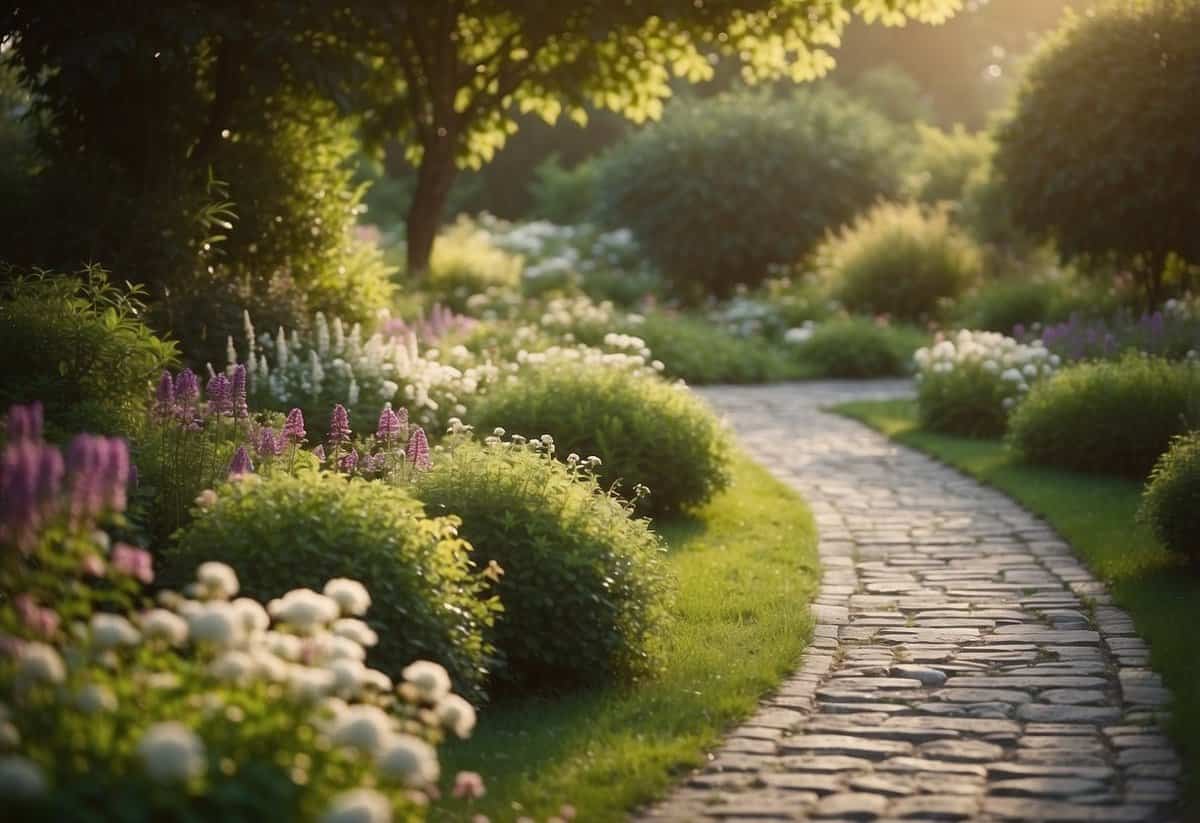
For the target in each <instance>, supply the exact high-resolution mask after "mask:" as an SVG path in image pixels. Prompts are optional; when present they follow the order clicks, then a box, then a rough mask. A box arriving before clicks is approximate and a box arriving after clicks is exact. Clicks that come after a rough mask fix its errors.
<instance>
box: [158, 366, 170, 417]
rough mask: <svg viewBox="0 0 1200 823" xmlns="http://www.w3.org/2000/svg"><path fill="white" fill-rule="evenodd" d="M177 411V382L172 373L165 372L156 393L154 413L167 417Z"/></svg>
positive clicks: (160, 378) (159, 380)
mask: <svg viewBox="0 0 1200 823" xmlns="http://www.w3.org/2000/svg"><path fill="white" fill-rule="evenodd" d="M174 411H175V381H174V379H173V378H172V377H171V373H170V372H169V371H167V370H166V369H164V370H163V373H162V376H161V377H159V378H158V388H157V389H156V390H155V392H154V413H155V414H156V415H158V416H159V417H167V416H169V415H170V414H171V413H172V412H174Z"/></svg>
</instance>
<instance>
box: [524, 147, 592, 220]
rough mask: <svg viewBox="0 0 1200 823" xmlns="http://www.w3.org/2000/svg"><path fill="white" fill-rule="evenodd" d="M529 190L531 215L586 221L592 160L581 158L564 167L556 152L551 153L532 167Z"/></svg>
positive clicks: (590, 189) (589, 208)
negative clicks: (575, 163) (531, 199)
mask: <svg viewBox="0 0 1200 823" xmlns="http://www.w3.org/2000/svg"><path fill="white" fill-rule="evenodd" d="M533 177H534V179H533V181H532V182H531V183H530V184H529V193H530V195H531V196H532V197H533V208H532V209H531V210H530V213H531V214H532V216H533V217H534V218H536V219H538V220H549V221H550V222H551V223H559V224H562V225H568V224H570V225H574V224H579V223H586V222H587V221H588V220H589V219H591V216H592V208H593V204H594V202H595V197H596V163H595V161H590V160H585V161H584V162H582V163H578V164H577V165H575V166H574V167H573V168H564V167H563V165H562V164H561V163H560V162H559V159H558V155H557V154H551V155H550V156H549V157H547V158H546V159H545V160H543V161H542V162H541V163H539V164H538V165H537V167H536V168H535V169H534V170H533Z"/></svg>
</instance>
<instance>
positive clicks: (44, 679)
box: [16, 643, 67, 686]
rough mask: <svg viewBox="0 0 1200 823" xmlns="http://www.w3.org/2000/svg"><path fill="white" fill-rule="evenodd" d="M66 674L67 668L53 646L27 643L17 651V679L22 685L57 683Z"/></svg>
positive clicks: (60, 681)
mask: <svg viewBox="0 0 1200 823" xmlns="http://www.w3.org/2000/svg"><path fill="white" fill-rule="evenodd" d="M66 676H67V668H66V666H64V665H63V659H62V657H60V656H59V654H58V652H57V651H56V650H55V649H54V647H53V646H48V645H47V644H45V643H26V644H25V645H24V646H22V647H21V651H20V652H18V653H17V670H16V679H17V683H18V684H20V685H26V686H27V685H37V684H40V683H51V684H57V683H62V682H63V680H65V679H66Z"/></svg>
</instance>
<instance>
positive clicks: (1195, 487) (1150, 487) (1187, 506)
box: [1139, 431, 1200, 563]
mask: <svg viewBox="0 0 1200 823" xmlns="http://www.w3.org/2000/svg"><path fill="white" fill-rule="evenodd" d="M1139 517H1140V518H1141V519H1142V520H1143V521H1144V522H1145V523H1147V524H1148V525H1149V526H1150V529H1151V530H1152V531H1153V532H1154V536H1155V537H1157V538H1158V540H1159V542H1161V543H1162V544H1163V545H1164V546H1166V547H1167V548H1168V549H1170V550H1171V551H1173V552H1178V553H1179V554H1182V555H1186V556H1187V557H1189V558H1190V559H1191V560H1192V562H1193V563H1196V562H1198V561H1200V431H1193V432H1191V433H1189V434H1186V435H1182V436H1180V437H1178V438H1176V439H1175V440H1174V441H1173V442H1172V443H1171V447H1170V448H1169V449H1168V450H1167V452H1166V453H1165V454H1163V456H1162V457H1160V458H1159V459H1158V462H1157V463H1155V465H1154V470H1153V471H1151V472H1150V481H1149V483H1147V484H1146V489H1145V491H1144V492H1143V493H1142V508H1141V510H1140V512H1139Z"/></svg>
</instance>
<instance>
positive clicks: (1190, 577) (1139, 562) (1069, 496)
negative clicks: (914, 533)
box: [836, 400, 1200, 810]
mask: <svg viewBox="0 0 1200 823" xmlns="http://www.w3.org/2000/svg"><path fill="white" fill-rule="evenodd" d="M836 411H838V412H840V413H841V414H844V415H846V416H848V417H853V418H854V419H856V420H860V421H862V422H863V423H866V424H867V425H868V426H870V427H871V428H873V429H876V430H878V431H880V432H882V433H883V434H886V435H887V436H888V437H890V438H892V439H893V440H896V441H897V442H899V443H903V444H905V445H907V446H912V447H913V448H915V449H918V450H919V451H923V452H926V453H927V454H930V455H932V456H934V457H936V458H938V459H939V460H942V461H944V462H946V463H949V464H950V465H952V466H955V467H957V468H959V469H961V470H962V471H964V472H966V473H967V474H969V475H971V476H972V477H975V478H977V479H978V480H981V481H983V482H984V483H987V484H989V485H991V486H995V487H996V488H998V489H1000V490H1002V491H1004V492H1005V493H1007V494H1009V495H1010V496H1012V497H1013V498H1015V499H1016V500H1019V501H1020V502H1021V503H1022V504H1023V505H1024V506H1025V507H1026V508H1028V509H1029V510H1030V511H1032V512H1035V513H1037V514H1039V515H1041V516H1042V517H1044V518H1045V519H1046V520H1048V521H1049V522H1050V524H1051V525H1053V526H1054V528H1055V529H1057V530H1058V532H1059V533H1060V534H1061V535H1062V536H1063V537H1064V538H1066V540H1067V541H1068V542H1070V544H1071V545H1072V546H1073V547H1074V548H1075V550H1076V552H1077V553H1078V554H1079V555H1080V556H1081V557H1082V558H1083V559H1084V560H1085V561H1086V562H1087V564H1088V566H1089V568H1091V570H1092V572H1093V574H1095V575H1096V576H1097V577H1098V578H1100V579H1101V580H1103V581H1104V582H1105V583H1106V584H1107V585H1108V588H1109V591H1110V593H1111V594H1112V597H1113V600H1114V601H1115V602H1116V603H1117V604H1118V605H1120V606H1121V607H1123V608H1125V609H1126V610H1127V611H1128V612H1129V613H1130V614H1131V615H1132V616H1133V620H1134V623H1135V624H1136V625H1137V630H1138V633H1139V634H1141V636H1142V637H1143V638H1145V639H1146V640H1147V641H1149V643H1150V647H1151V654H1150V656H1151V664H1152V665H1153V667H1154V669H1155V670H1156V671H1158V672H1160V673H1161V674H1162V675H1163V677H1164V678H1165V679H1166V682H1167V685H1168V686H1170V688H1171V689H1172V691H1173V692H1174V695H1175V706H1174V716H1173V720H1172V722H1171V725H1170V727H1169V731H1170V733H1171V735H1172V737H1173V738H1174V740H1175V742H1176V743H1177V744H1178V745H1179V747H1180V749H1181V752H1182V754H1183V756H1184V771H1185V776H1186V779H1187V794H1188V801H1189V806H1190V807H1191V808H1192V809H1193V810H1196V809H1200V781H1198V780H1197V776H1198V775H1200V743H1197V742H1196V741H1198V740H1200V632H1197V631H1195V628H1196V626H1198V625H1200V578H1198V577H1197V576H1196V574H1195V573H1194V572H1192V571H1190V570H1189V569H1187V568H1185V567H1184V566H1182V565H1181V564H1180V563H1179V562H1178V561H1177V560H1176V559H1175V558H1174V557H1173V556H1171V555H1170V554H1168V553H1167V551H1166V549H1164V548H1163V547H1162V546H1161V545H1159V544H1158V542H1157V541H1156V540H1155V539H1154V537H1153V536H1152V535H1151V534H1150V531H1149V529H1147V528H1146V527H1145V526H1143V525H1141V524H1140V523H1138V522H1137V521H1136V514H1137V509H1138V505H1139V503H1140V495H1141V488H1142V487H1141V484H1140V483H1137V482H1134V481H1131V480H1127V479H1121V478H1115V477H1107V476H1103V475H1094V474H1079V473H1075V472H1068V471H1061V470H1057V469H1048V468H1042V467H1038V466H1029V465H1024V464H1022V463H1020V462H1019V461H1018V459H1017V456H1016V455H1015V454H1013V453H1012V452H1011V451H1010V450H1009V449H1008V448H1007V447H1006V446H1005V445H1004V443H1003V442H1002V441H1000V440H973V439H969V438H963V437H953V436H949V435H941V434H934V433H931V432H925V431H921V430H920V429H919V428H918V422H917V406H916V402H915V401H912V400H893V401H886V402H880V403H876V402H860V403H847V404H845V405H842V406H838V407H837V409H836Z"/></svg>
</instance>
